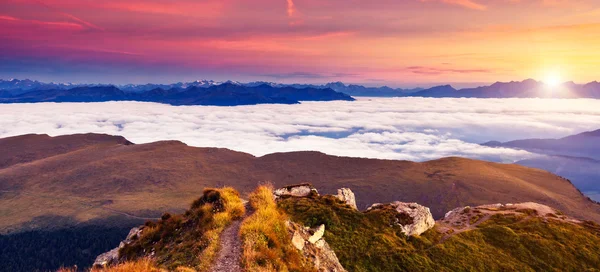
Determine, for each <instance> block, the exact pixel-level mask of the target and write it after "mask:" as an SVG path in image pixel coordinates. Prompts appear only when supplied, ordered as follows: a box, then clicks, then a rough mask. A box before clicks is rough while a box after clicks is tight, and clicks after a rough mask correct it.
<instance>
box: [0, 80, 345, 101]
mask: <svg viewBox="0 0 600 272" xmlns="http://www.w3.org/2000/svg"><path fill="white" fill-rule="evenodd" d="M332 100H346V101H352V100H354V99H353V98H352V97H350V96H348V95H346V94H343V93H339V92H335V91H333V90H331V89H317V88H302V89H296V88H292V87H283V88H274V87H271V86H268V85H260V86H255V87H247V86H243V85H239V84H233V83H224V84H220V85H214V86H211V87H207V88H204V87H195V86H193V87H188V88H186V89H176V88H172V89H167V90H165V89H160V88H156V89H152V90H149V91H146V92H136V93H133V92H125V91H123V90H121V89H119V88H117V87H115V86H95V87H76V88H72V89H49V90H35V91H30V92H26V93H23V94H19V95H15V96H12V97H8V98H2V99H0V103H36V102H105V101H145V102H157V103H166V104H171V105H215V106H237V105H254V104H265V103H276V104H296V103H299V101H332Z"/></svg>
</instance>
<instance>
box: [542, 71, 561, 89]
mask: <svg viewBox="0 0 600 272" xmlns="http://www.w3.org/2000/svg"><path fill="white" fill-rule="evenodd" d="M543 82H544V84H546V85H548V86H550V87H556V86H558V85H560V84H562V77H561V75H560V73H558V72H556V71H552V72H548V73H547V74H546V75H545V76H544V80H543Z"/></svg>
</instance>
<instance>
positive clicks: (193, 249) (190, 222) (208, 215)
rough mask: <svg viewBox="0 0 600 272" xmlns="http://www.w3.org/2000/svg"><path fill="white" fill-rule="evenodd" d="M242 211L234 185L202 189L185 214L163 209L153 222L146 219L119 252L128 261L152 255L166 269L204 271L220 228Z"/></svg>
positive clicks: (236, 217)
mask: <svg viewBox="0 0 600 272" xmlns="http://www.w3.org/2000/svg"><path fill="white" fill-rule="evenodd" d="M244 213H245V208H244V205H243V203H242V201H241V199H240V197H239V194H238V192H237V191H235V190H234V189H232V188H229V187H228V188H223V189H205V190H204V194H203V196H202V197H201V198H199V199H197V200H196V201H194V203H193V204H192V206H191V208H190V209H189V210H187V211H186V212H185V214H183V215H171V214H168V213H166V214H164V215H163V216H162V218H161V220H159V221H157V222H152V221H149V222H147V223H146V225H145V226H144V228H143V229H142V232H141V236H140V237H136V238H135V239H134V242H133V243H131V244H129V245H126V246H125V247H123V248H121V249H120V250H119V254H120V255H121V256H123V257H124V258H125V259H126V260H129V261H136V260H140V259H143V258H147V257H151V256H152V260H153V263H154V264H155V265H156V266H158V267H162V268H166V269H168V270H169V271H173V270H176V269H179V270H185V269H194V270H198V271H207V270H208V269H209V268H210V266H211V264H212V262H213V260H214V259H215V257H216V254H217V250H218V249H219V236H220V234H221V232H222V231H223V229H224V228H225V227H226V226H227V225H229V224H230V223H231V221H232V220H235V219H238V218H239V217H241V216H242V215H243V214H244Z"/></svg>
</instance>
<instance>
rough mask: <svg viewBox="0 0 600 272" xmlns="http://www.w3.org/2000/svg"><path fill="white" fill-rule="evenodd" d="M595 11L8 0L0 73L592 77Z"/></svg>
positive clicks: (429, 4)
mask: <svg viewBox="0 0 600 272" xmlns="http://www.w3.org/2000/svg"><path fill="white" fill-rule="evenodd" d="M598 18H600V2H598V1H594V0H575V1H573V0H570V1H567V0H488V1H484V0H407V1H395V0H380V1H361V0H351V1H348V0H344V1H342V0H326V1H314V0H305V1H300V0H256V1H242V0H205V1H194V0H181V1H166V0H151V1H116V0H107V1H101V2H98V1H91V0H65V1H56V0H6V1H3V2H2V3H1V4H0V78H6V79H8V78H13V77H14V78H32V79H37V80H42V81H59V82H67V81H69V82H84V83H97V82H101V83H117V84H119V83H147V82H153V83H167V82H177V81H191V80H196V79H203V78H206V79H214V80H228V79H231V80H239V81H255V80H266V81H276V82H283V83H292V82H295V83H323V82H328V81H338V80H340V81H344V82H349V83H361V84H366V85H389V86H400V87H405V86H406V87H408V86H431V85H435V84H437V83H461V84H463V85H469V84H471V85H473V84H478V83H490V82H495V81H510V80H521V79H525V78H536V79H540V80H552V81H556V80H557V79H558V78H560V79H562V80H565V81H566V80H573V81H576V82H588V81H593V80H596V79H597V78H595V75H594V72H595V71H596V67H599V66H600V51H598V50H597V47H598V45H599V44H600V34H599V33H600V19H598ZM461 84H457V85H458V86H460V85H461Z"/></svg>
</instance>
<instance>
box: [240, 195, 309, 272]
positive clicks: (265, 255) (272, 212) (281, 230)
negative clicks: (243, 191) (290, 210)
mask: <svg viewBox="0 0 600 272" xmlns="http://www.w3.org/2000/svg"><path fill="white" fill-rule="evenodd" d="M249 199H250V205H252V208H254V210H255V212H254V214H253V215H252V216H250V217H248V218H247V219H246V220H244V222H242V226H241V229H240V235H241V237H242V243H243V255H242V260H243V265H244V268H245V269H246V271H249V272H254V271H257V272H258V271H260V272H263V271H313V270H314V269H312V268H310V267H308V265H307V264H306V263H305V262H304V260H303V257H302V255H301V254H300V252H299V251H298V250H297V249H296V248H294V247H293V246H292V244H291V237H290V235H289V233H288V230H287V227H286V223H285V222H286V221H287V220H288V217H287V216H286V215H285V214H284V213H283V212H281V211H279V210H278V209H277V204H276V203H275V201H274V200H273V187H272V186H271V185H263V186H260V187H258V188H257V189H256V190H255V191H254V192H253V193H251V194H250V196H249Z"/></svg>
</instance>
